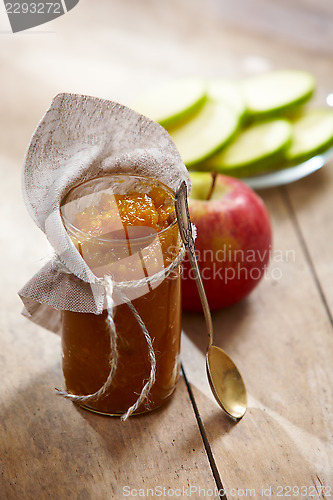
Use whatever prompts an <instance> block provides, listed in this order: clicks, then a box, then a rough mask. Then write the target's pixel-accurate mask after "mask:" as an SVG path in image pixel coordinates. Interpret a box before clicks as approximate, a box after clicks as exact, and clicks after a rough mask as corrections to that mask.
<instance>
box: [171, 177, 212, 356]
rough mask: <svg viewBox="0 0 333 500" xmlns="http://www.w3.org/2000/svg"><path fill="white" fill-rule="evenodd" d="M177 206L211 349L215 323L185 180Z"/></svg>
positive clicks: (176, 202) (179, 222)
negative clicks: (203, 277) (196, 247)
mask: <svg viewBox="0 0 333 500" xmlns="http://www.w3.org/2000/svg"><path fill="white" fill-rule="evenodd" d="M175 208H176V214H177V219H178V226H179V232H180V236H181V238H182V240H183V243H184V245H185V248H186V252H187V255H188V258H189V261H190V264H191V267H192V269H193V272H194V278H195V282H196V285H197V288H198V292H199V295H200V300H201V304H202V308H203V312H204V315H205V321H206V327H207V331H208V336H209V345H208V348H207V349H209V348H210V346H211V345H212V344H213V323H212V317H211V314H210V309H209V305H208V301H207V297H206V292H205V289H204V286H203V283H202V279H201V275H200V269H199V264H198V259H197V256H196V252H195V246H194V239H193V234H192V224H191V219H190V213H189V210H188V204H187V186H186V182H185V181H182V182H181V184H180V186H179V187H178V189H177V192H176V196H175Z"/></svg>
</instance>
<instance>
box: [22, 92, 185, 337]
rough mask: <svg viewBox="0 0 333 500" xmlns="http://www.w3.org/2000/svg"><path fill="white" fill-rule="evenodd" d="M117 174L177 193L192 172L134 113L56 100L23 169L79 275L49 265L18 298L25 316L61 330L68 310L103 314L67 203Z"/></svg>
mask: <svg viewBox="0 0 333 500" xmlns="http://www.w3.org/2000/svg"><path fill="white" fill-rule="evenodd" d="M110 173H132V174H137V175H147V176H150V177H153V178H155V179H157V180H160V181H161V182H164V183H165V184H166V185H168V186H169V187H170V188H171V189H173V190H176V188H177V186H178V184H179V183H180V182H181V181H182V180H185V181H186V182H187V185H188V187H189V188H190V180H189V175H188V172H187V169H186V167H185V165H184V164H183V162H182V160H181V158H180V156H179V153H178V151H177V149H176V147H175V145H174V143H173V141H172V139H171V138H170V136H169V134H168V133H167V132H166V131H165V130H164V129H163V128H162V127H161V126H160V125H158V124H157V123H155V122H153V121H151V120H149V119H148V118H146V117H144V116H142V115H139V114H137V113H135V112H134V111H132V110H131V109H129V108H127V107H125V106H123V105H121V104H118V103H115V102H112V101H107V100H103V99H98V98H95V97H88V96H83V95H77V94H59V95H57V96H56V97H55V98H54V100H53V102H52V103H51V106H50V108H49V109H48V110H47V112H46V114H45V115H44V117H43V118H42V120H41V122H40V123H39V125H38V127H37V129H36V131H35V132H34V134H33V136H32V139H31V142H30V145H29V148H28V151H27V154H26V158H25V163H24V172H23V193H24V199H25V203H26V206H27V208H28V211H29V213H30V215H31V216H32V218H33V220H34V221H35V223H36V224H37V226H38V227H39V228H40V229H41V230H42V231H44V233H45V235H46V237H47V238H48V240H49V242H50V244H51V245H52V247H53V249H54V251H55V254H56V255H57V256H58V258H60V260H61V262H62V263H63V264H64V265H65V266H66V268H67V269H68V270H69V271H71V273H72V274H68V273H62V272H60V271H59V270H58V269H57V267H54V266H53V264H52V262H49V263H48V264H46V265H45V266H44V267H43V268H42V269H41V270H40V271H39V272H38V273H37V274H36V275H35V276H33V278H32V279H31V280H30V281H29V282H28V283H26V285H25V286H24V287H23V288H22V289H21V290H20V291H19V295H20V297H21V299H22V301H23V303H24V305H25V308H26V309H25V314H27V315H29V316H30V317H31V319H33V320H34V321H35V322H36V323H38V324H40V325H42V326H44V327H46V328H48V329H50V330H52V331H59V328H60V314H59V311H61V310H70V311H76V312H89V313H94V314H100V313H101V312H102V311H103V308H104V304H105V288H104V287H103V286H102V285H101V284H99V283H98V282H97V279H96V277H95V275H94V274H93V273H92V271H91V270H90V269H89V267H88V266H87V265H86V263H85V262H84V260H83V259H82V257H81V256H80V254H79V252H78V251H77V250H76V248H75V246H74V245H73V243H72V241H71V240H70V238H69V236H68V234H67V232H66V230H65V228H64V226H63V223H62V219H61V215H60V204H61V200H62V199H63V197H64V196H65V194H66V193H67V192H68V191H69V190H70V189H71V188H72V187H74V186H75V185H78V184H79V183H81V182H83V181H85V180H88V179H91V178H93V177H98V176H101V175H106V174H110Z"/></svg>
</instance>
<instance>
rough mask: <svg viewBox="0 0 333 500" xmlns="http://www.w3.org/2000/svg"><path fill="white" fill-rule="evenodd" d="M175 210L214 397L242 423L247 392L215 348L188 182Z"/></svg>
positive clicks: (225, 356)
mask: <svg viewBox="0 0 333 500" xmlns="http://www.w3.org/2000/svg"><path fill="white" fill-rule="evenodd" d="M175 207H176V214H177V219H178V226H179V232H180V235H181V238H182V240H183V243H184V245H185V248H186V251H187V255H188V258H189V260H190V263H191V266H192V269H193V272H194V276H195V281H196V285H197V287H198V292H199V295H200V299H201V303H202V308H203V312H204V315H205V321H206V327H207V331H208V336H209V344H208V347H207V352H206V369H207V375H208V380H209V384H210V387H211V390H212V392H213V394H214V397H215V399H216V401H217V402H218V404H219V405H220V406H221V408H222V409H223V410H224V411H225V412H226V413H227V414H228V415H230V416H231V417H232V418H234V419H236V420H239V419H241V418H242V417H243V415H244V413H245V411H246V408H247V396H246V388H245V385H244V382H243V379H242V377H241V374H240V373H239V371H238V369H237V367H236V365H235V364H234V362H233V361H232V359H231V358H230V357H229V356H228V354H226V353H225V352H224V351H223V349H221V348H220V347H216V346H214V345H213V323H212V317H211V314H210V309H209V305H208V301H207V297H206V293H205V289H204V286H203V283H202V279H201V276H200V270H199V265H198V261H197V257H196V253H195V246H194V239H193V235H192V225H191V220H190V214H189V210H188V205H187V187H186V183H185V181H182V183H181V184H180V186H179V188H178V190H177V192H176V196H175Z"/></svg>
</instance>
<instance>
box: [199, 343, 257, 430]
mask: <svg viewBox="0 0 333 500" xmlns="http://www.w3.org/2000/svg"><path fill="white" fill-rule="evenodd" d="M206 369H207V376H208V381H209V385H210V388H211V390H212V393H213V394H214V397H215V399H216V401H217V402H218V404H219V405H220V406H221V408H222V409H223V410H224V411H225V412H226V413H228V415H230V417H232V418H234V419H235V420H239V419H241V418H242V417H243V415H244V413H245V412H246V408H247V397H246V389H245V384H244V382H243V379H242V376H241V374H240V373H239V371H238V369H237V367H236V366H235V364H234V362H233V361H232V359H231V358H230V357H229V356H228V354H227V353H226V352H224V351H223V349H221V348H220V347H216V346H215V345H211V346H210V347H209V348H208V350H207V354H206Z"/></svg>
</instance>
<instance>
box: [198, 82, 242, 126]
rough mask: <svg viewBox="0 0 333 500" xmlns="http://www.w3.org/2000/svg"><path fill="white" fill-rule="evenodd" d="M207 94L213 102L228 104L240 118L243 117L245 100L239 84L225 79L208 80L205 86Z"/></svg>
mask: <svg viewBox="0 0 333 500" xmlns="http://www.w3.org/2000/svg"><path fill="white" fill-rule="evenodd" d="M207 93H208V96H209V97H210V98H211V99H213V100H216V101H221V102H226V103H228V104H229V106H230V107H231V108H232V109H234V110H235V111H236V113H237V114H239V116H240V117H241V118H242V117H243V116H244V115H245V113H246V105H245V99H244V97H243V94H242V90H241V86H240V84H239V83H237V82H234V81H232V80H228V79H226V78H217V79H214V80H210V81H209V82H208V86H207Z"/></svg>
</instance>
